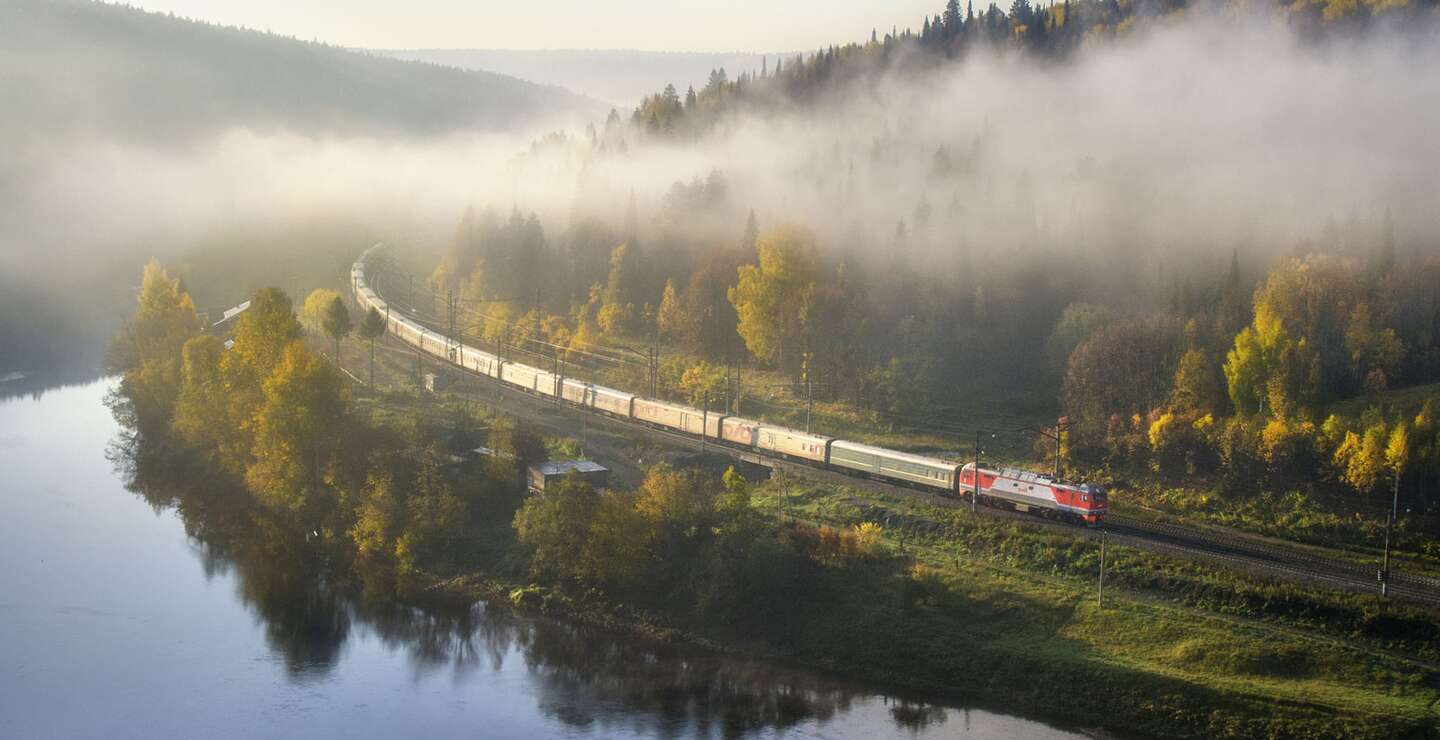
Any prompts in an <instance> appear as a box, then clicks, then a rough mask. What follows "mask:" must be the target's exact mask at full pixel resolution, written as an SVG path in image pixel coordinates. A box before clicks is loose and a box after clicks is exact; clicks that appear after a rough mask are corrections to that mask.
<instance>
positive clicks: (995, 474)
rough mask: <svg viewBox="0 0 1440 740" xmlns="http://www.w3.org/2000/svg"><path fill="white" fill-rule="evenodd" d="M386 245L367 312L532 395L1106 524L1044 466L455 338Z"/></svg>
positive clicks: (1099, 499)
mask: <svg viewBox="0 0 1440 740" xmlns="http://www.w3.org/2000/svg"><path fill="white" fill-rule="evenodd" d="M381 246H382V245H379V244H377V245H375V246H373V247H371V248H370V249H367V250H366V251H365V252H364V253H363V254H361V255H360V258H359V259H358V260H356V261H355V264H354V266H353V267H352V268H351V272H350V282H351V289H352V290H353V291H354V294H355V300H356V302H357V303H358V304H359V306H360V308H361V310H363V311H369V310H370V309H371V308H374V309H376V310H377V311H379V312H380V313H381V314H382V315H384V316H385V317H386V323H387V331H388V332H389V333H391V334H394V335H395V336H396V337H398V338H399V339H400V341H402V342H404V343H406V344H409V345H410V346H412V347H415V348H417V349H418V350H419V351H421V352H424V353H426V354H429V355H432V356H434V357H436V358H439V359H441V360H444V361H446V362H449V363H452V364H456V365H460V366H461V367H463V368H465V369H466V370H468V371H470V372H473V373H476V374H478V375H483V376H487V377H491V378H497V379H498V380H499V381H501V382H503V383H506V384H508V385H510V386H513V387H515V388H519V389H522V390H524V391H526V392H528V393H531V394H534V395H538V396H545V397H549V398H555V397H557V396H558V397H559V399H560V400H562V401H564V402H566V403H569V404H571V405H574V406H577V407H581V408H585V409H588V410H590V411H593V412H597V413H602V414H606V415H609V416H613V417H617V418H620V419H625V420H628V421H631V422H634V423H638V424H643V425H646V426H650V427H655V428H658V429H664V430H667V431H671V432H678V433H681V434H686V435H693V436H697V437H699V436H703V437H705V438H706V439H707V440H711V441H713V442H715V443H717V444H722V445H725V446H728V447H733V448H737V449H741V450H746V451H750V452H754V453H757V454H760V455H766V456H770V457H778V458H785V459H788V460H794V461H798V462H802V463H806V464H809V465H813V466H816V467H822V468H827V469H831V470H836V471H840V472H843V473H847V474H850V475H855V476H862V477H866V478H872V479H875V480H880V481H884V482H888V483H895V484H899V485H903V486H908V487H911V488H917V489H921V490H926V491H932V492H935V493H938V494H940V495H945V496H952V497H959V498H964V499H967V500H968V499H969V498H970V497H972V496H975V495H976V493H977V491H978V503H984V504H987V505H991V506H998V507H1002V508H1007V509H1012V510H1016V511H1027V512H1032V513H1036V514H1039V515H1042V516H1048V517H1053V518H1056V519H1063V520H1066V521H1072V522H1077V523H1084V524H1089V525H1094V524H1098V523H1099V522H1100V521H1101V519H1103V518H1104V516H1105V512H1106V510H1107V508H1108V504H1107V499H1106V495H1105V490H1104V489H1103V488H1101V487H1100V486H1095V485H1089V484H1085V483H1070V482H1067V481H1063V480H1059V479H1056V478H1053V477H1051V476H1049V475H1045V474H1042V473H1033V472H1029V471H1022V470H1014V469H1010V468H998V469H994V470H991V469H986V468H980V469H979V479H978V486H977V479H976V466H975V465H974V464H964V465H962V464H960V463H956V462H952V461H949V460H942V459H940V458H935V457H927V456H924V455H915V454H911V453H908V452H897V451H895V450H888V449H885V448H883V447H875V446H872V445H865V444H860V443H858V442H850V441H846V440H843V439H836V438H834V437H829V436H825V435H820V434H810V433H808V432H802V431H797V430H795V429H790V428H787V427H783V426H778V425H775V424H770V423H767V422H763V421H756V420H753V419H746V418H742V417H739V416H730V415H727V414H720V413H709V412H708V411H702V410H700V409H694V408H691V407H689V406H685V405H682V404H677V403H670V402H668V401H657V400H654V399H649V398H644V397H641V396H637V395H635V394H633V393H626V392H624V391H619V390H615V389H613V388H606V387H604V386H601V385H596V384H594V383H587V382H584V381H581V380H577V379H575V378H567V377H563V375H560V374H556V373H552V372H550V371H548V370H542V369H540V368H536V367H531V366H529V365H525V364H523V363H519V362H515V361H513V360H506V359H504V358H501V357H497V356H496V355H494V354H491V353H489V352H486V351H484V350H481V349H478V348H476V347H472V346H469V345H466V344H461V343H458V342H454V341H452V340H450V339H448V338H447V337H445V336H444V335H442V334H440V333H438V332H435V331H432V330H430V329H428V328H426V327H425V326H423V325H422V324H420V323H419V322H418V321H416V320H415V319H414V318H412V317H409V316H406V315H404V314H402V313H400V312H398V311H391V310H390V309H389V308H388V305H387V304H386V302H385V300H384V299H383V298H381V297H380V295H379V294H378V293H376V292H375V290H374V289H373V288H371V286H370V284H369V282H368V281H367V280H366V269H367V265H368V262H369V261H370V259H371V257H372V255H373V254H374V252H375V251H376V250H378V249H380V248H381Z"/></svg>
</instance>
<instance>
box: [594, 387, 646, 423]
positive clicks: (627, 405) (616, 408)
mask: <svg viewBox="0 0 1440 740" xmlns="http://www.w3.org/2000/svg"><path fill="white" fill-rule="evenodd" d="M634 402H635V394H633V393H626V392H624V391H617V390H615V389H613V388H606V387H605V386H603V385H592V386H590V404H591V405H592V406H594V407H595V408H597V409H600V410H601V411H604V412H605V413H607V414H614V415H615V416H619V417H623V418H626V419H629V418H631V417H632V414H631V406H632V405H633V404H634Z"/></svg>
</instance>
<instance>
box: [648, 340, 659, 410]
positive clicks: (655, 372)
mask: <svg viewBox="0 0 1440 740" xmlns="http://www.w3.org/2000/svg"><path fill="white" fill-rule="evenodd" d="M659 378H660V347H659V346H658V345H655V344H651V345H650V397H651V398H656V397H657V395H656V394H657V391H656V388H657V387H658V381H659Z"/></svg>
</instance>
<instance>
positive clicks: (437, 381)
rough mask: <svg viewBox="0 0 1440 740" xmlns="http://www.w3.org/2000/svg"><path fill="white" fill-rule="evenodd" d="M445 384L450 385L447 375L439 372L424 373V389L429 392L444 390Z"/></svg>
mask: <svg viewBox="0 0 1440 740" xmlns="http://www.w3.org/2000/svg"><path fill="white" fill-rule="evenodd" d="M447 385H450V379H449V377H448V376H445V375H441V374H440V373H425V390H427V391H430V392H431V393H438V392H440V391H443V390H445V386H447Z"/></svg>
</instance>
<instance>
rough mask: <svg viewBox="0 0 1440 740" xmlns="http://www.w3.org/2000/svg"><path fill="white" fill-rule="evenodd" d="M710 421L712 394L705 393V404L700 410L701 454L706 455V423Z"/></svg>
mask: <svg viewBox="0 0 1440 740" xmlns="http://www.w3.org/2000/svg"><path fill="white" fill-rule="evenodd" d="M708 421H710V394H709V393H706V394H705V405H704V406H702V407H701V411H700V456H701V457H704V456H705V424H706V422H708Z"/></svg>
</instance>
